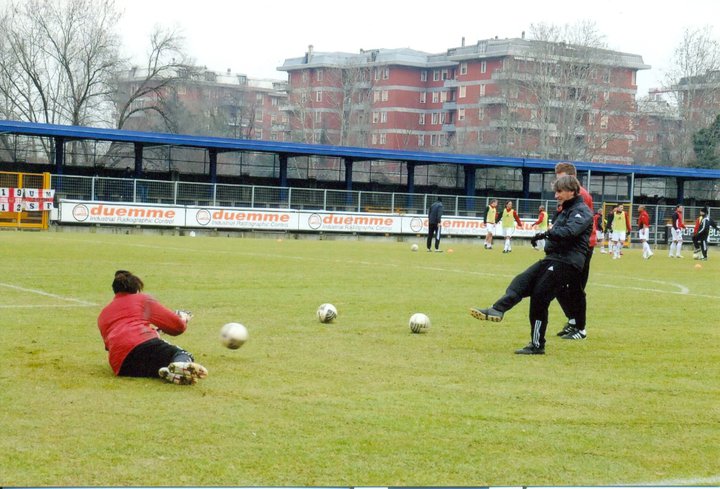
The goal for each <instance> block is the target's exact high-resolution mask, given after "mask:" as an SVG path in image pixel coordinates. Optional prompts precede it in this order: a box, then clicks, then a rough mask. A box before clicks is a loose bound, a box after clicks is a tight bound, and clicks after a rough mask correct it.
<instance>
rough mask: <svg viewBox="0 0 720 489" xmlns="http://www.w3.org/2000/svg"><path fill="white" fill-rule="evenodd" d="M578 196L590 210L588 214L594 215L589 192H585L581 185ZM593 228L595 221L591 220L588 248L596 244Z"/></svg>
mask: <svg viewBox="0 0 720 489" xmlns="http://www.w3.org/2000/svg"><path fill="white" fill-rule="evenodd" d="M580 196H581V197H582V199H583V202H585V205H586V206H588V207H589V208H590V212H593V213H594V212H595V208H594V207H593V200H592V196H591V195H590V192H588V191H587V190H585V187H583V186H582V185H580ZM595 226H596V224H595V219H593V225H592V232H591V233H590V241H589V242H588V245H589V246H590V248H593V247H594V246H595V245H596V244H597V236H596V235H595V231H596V230H597V227H595Z"/></svg>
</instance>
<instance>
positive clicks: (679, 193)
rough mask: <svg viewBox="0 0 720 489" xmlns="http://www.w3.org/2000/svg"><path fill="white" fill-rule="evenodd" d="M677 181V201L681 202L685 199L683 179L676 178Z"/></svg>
mask: <svg viewBox="0 0 720 489" xmlns="http://www.w3.org/2000/svg"><path fill="white" fill-rule="evenodd" d="M676 182H677V203H678V204H682V203H683V201H684V200H685V179H684V178H678V179H677V180H676Z"/></svg>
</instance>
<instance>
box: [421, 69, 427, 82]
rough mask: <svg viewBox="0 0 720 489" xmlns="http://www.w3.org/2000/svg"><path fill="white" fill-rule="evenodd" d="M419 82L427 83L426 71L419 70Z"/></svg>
mask: <svg viewBox="0 0 720 489" xmlns="http://www.w3.org/2000/svg"><path fill="white" fill-rule="evenodd" d="M420 81H424V82H426V81H427V70H421V71H420Z"/></svg>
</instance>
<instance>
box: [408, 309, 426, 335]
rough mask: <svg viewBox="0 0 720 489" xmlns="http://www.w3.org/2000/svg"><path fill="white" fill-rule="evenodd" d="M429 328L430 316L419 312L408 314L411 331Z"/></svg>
mask: <svg viewBox="0 0 720 489" xmlns="http://www.w3.org/2000/svg"><path fill="white" fill-rule="evenodd" d="M428 329H430V318H429V317H427V316H426V315H425V314H423V313H421V312H416V313H415V314H413V315H412V316H410V331H412V332H413V333H425V332H426V331H427V330H428Z"/></svg>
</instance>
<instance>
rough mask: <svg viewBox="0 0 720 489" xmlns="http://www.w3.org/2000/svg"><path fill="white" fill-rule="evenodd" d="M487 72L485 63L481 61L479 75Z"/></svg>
mask: <svg viewBox="0 0 720 489" xmlns="http://www.w3.org/2000/svg"><path fill="white" fill-rule="evenodd" d="M486 72H487V61H481V62H480V73H486Z"/></svg>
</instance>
